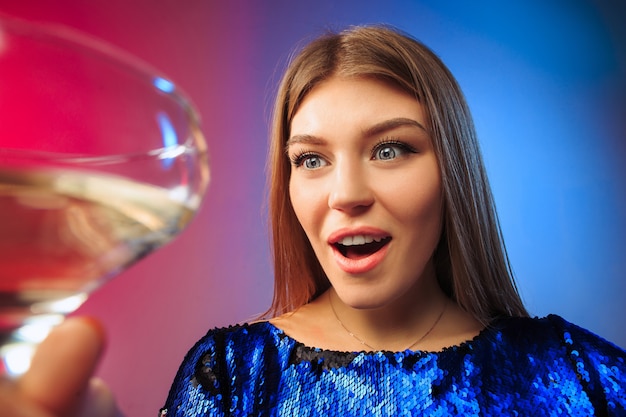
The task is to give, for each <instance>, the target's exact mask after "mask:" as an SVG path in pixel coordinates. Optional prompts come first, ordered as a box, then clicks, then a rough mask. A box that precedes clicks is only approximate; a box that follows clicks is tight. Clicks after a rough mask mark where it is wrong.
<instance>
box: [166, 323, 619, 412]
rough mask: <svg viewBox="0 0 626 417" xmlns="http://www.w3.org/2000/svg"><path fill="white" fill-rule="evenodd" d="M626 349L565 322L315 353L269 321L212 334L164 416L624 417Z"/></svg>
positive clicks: (188, 364)
mask: <svg viewBox="0 0 626 417" xmlns="http://www.w3.org/2000/svg"><path fill="white" fill-rule="evenodd" d="M625 362H626V352H625V351H624V350H622V349H620V348H618V347H617V346H615V345H613V344H611V343H609V342H607V341H605V340H603V339H601V338H600V337H598V336H596V335H594V334H592V333H590V332H588V331H586V330H584V329H581V328H580V327H577V326H575V325H573V324H571V323H569V322H567V321H565V320H564V319H562V318H561V317H558V316H555V315H551V316H548V317H546V318H541V319H538V318H534V319H532V318H506V319H499V320H494V322H493V323H492V324H491V325H490V326H488V327H487V328H486V329H484V330H483V331H482V332H481V333H480V334H479V335H478V336H476V337H475V338H474V339H473V340H471V341H468V342H466V343H463V344H461V345H459V346H455V347H451V348H447V349H444V350H443V351H441V352H422V351H416V352H413V351H404V352H399V353H394V352H370V353H365V352H357V353H348V352H336V351H328V350H322V349H315V348H310V347H306V346H304V345H302V344H301V343H299V342H297V341H296V340H294V339H292V338H290V337H289V336H287V335H285V334H284V333H283V331H281V330H280V329H278V328H276V327H275V326H273V325H272V324H270V323H268V322H260V323H255V324H250V325H240V326H233V327H229V328H223V329H215V330H212V331H210V332H209V333H208V334H207V335H206V336H205V337H204V338H202V339H201V340H200V341H199V342H198V343H197V344H196V345H195V346H194V347H193V348H192V349H191V350H190V351H189V353H188V354H187V356H186V358H185V360H184V362H183V364H182V365H181V367H180V369H179V371H178V374H177V376H176V379H175V381H174V384H173V385H172V388H171V390H170V394H169V397H168V399H167V402H166V404H165V406H164V408H163V409H162V411H161V415H166V416H167V417H173V416H181V417H182V416H229V415H231V416H289V417H291V416H365V415H367V416H450V415H462V416H592V415H597V416H626V394H625V390H626V364H625Z"/></svg>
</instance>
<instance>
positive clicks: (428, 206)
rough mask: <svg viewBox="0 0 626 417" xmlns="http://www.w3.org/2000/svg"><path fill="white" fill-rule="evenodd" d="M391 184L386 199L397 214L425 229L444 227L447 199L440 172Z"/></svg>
mask: <svg viewBox="0 0 626 417" xmlns="http://www.w3.org/2000/svg"><path fill="white" fill-rule="evenodd" d="M416 178H421V180H416ZM387 184H388V186H387V187H386V191H385V192H384V194H385V196H386V197H385V198H384V200H385V201H386V202H387V208H388V209H389V210H390V211H391V212H393V213H395V216H394V217H396V218H397V219H398V220H400V221H401V222H402V223H405V224H407V225H408V224H413V225H414V226H420V227H419V229H420V230H422V231H426V230H432V231H433V232H437V231H440V230H441V223H442V218H443V215H442V213H443V212H442V207H443V200H442V191H441V180H440V178H439V176H438V175H431V176H427V175H411V176H407V177H404V178H402V179H400V180H398V179H396V181H393V182H391V181H390V182H388V183H387Z"/></svg>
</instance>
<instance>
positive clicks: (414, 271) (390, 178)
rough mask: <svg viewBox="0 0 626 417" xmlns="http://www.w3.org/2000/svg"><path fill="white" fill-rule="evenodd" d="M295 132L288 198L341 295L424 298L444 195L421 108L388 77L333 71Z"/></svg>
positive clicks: (349, 299) (358, 302) (301, 112)
mask: <svg viewBox="0 0 626 417" xmlns="http://www.w3.org/2000/svg"><path fill="white" fill-rule="evenodd" d="M290 131H291V136H290V138H289V139H288V142H287V151H288V155H289V158H290V159H291V162H292V170H291V177H290V182H289V194H290V198H291V203H292V205H293V208H294V210H295V213H296V216H297V217H298V220H299V221H300V224H301V225H302V227H303V228H304V231H305V233H306V235H307V237H308V238H309V240H310V242H311V245H312V247H313V250H314V251H315V254H316V256H317V258H318V259H319V262H320V264H321V265H322V267H323V268H324V271H325V272H326V274H327V276H328V278H329V280H330V282H331V285H332V286H333V287H334V288H335V290H336V291H337V294H338V295H339V298H340V299H341V300H342V301H343V302H344V303H346V304H348V305H350V306H352V307H354V308H380V307H384V306H388V305H393V304H390V303H393V302H394V301H400V299H402V298H403V297H412V298H413V299H414V297H415V296H418V297H419V296H420V294H421V296H422V297H424V296H427V294H423V291H421V288H426V287H428V288H432V287H433V286H432V285H430V286H424V285H423V284H424V282H425V281H428V280H434V279H435V276H434V268H432V265H431V257H432V254H433V251H434V249H435V247H436V246H437V243H438V241H439V237H440V235H441V229H442V226H441V224H442V198H441V177H440V172H439V167H438V164H437V159H436V156H435V153H434V151H433V147H432V145H431V140H430V137H429V135H428V132H427V131H426V123H425V115H424V110H423V109H422V106H421V105H420V104H419V103H418V102H417V101H416V100H415V99H414V98H412V97H411V96H409V95H408V94H406V93H404V92H403V91H401V90H399V89H396V88H395V87H392V86H391V85H390V84H387V83H384V82H382V81H378V80H374V79H370V78H340V77H331V78H329V79H328V80H325V81H324V82H322V83H320V84H319V85H317V86H316V87H315V88H314V89H313V90H311V92H309V93H308V94H307V96H306V97H305V99H304V100H303V102H302V103H301V105H300V107H299V109H298V111H297V112H296V114H295V116H294V118H293V120H292V122H291V130H290ZM432 282H433V281H431V283H432Z"/></svg>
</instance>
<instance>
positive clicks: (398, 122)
mask: <svg viewBox="0 0 626 417" xmlns="http://www.w3.org/2000/svg"><path fill="white" fill-rule="evenodd" d="M403 126H414V127H417V128H419V129H420V130H422V131H423V132H424V133H427V130H426V128H425V127H424V126H423V125H422V124H421V123H420V122H418V121H417V120H413V119H409V118H407V117H395V118H393V119H388V120H384V121H382V122H380V123H376V124H375V125H373V126H370V127H368V128H366V129H364V130H363V135H365V136H376V135H380V134H382V133H384V132H387V131H389V130H393V129H396V128H399V127H403ZM296 143H306V144H309V145H324V144H326V141H325V140H324V139H322V138H320V137H317V136H314V135H307V134H303V135H293V136H291V137H290V138H289V139H288V140H287V143H285V150H287V149H289V147H290V146H291V145H293V144H296Z"/></svg>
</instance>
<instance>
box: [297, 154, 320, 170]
mask: <svg viewBox="0 0 626 417" xmlns="http://www.w3.org/2000/svg"><path fill="white" fill-rule="evenodd" d="M291 163H292V164H293V166H295V167H296V168H299V167H303V168H304V169H308V170H315V169H319V168H321V167H323V166H326V165H327V162H326V160H324V159H323V158H322V157H320V156H318V155H316V154H313V153H309V152H305V153H302V154H300V155H295V156H294V157H292V158H291Z"/></svg>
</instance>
